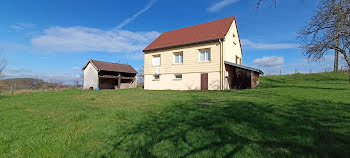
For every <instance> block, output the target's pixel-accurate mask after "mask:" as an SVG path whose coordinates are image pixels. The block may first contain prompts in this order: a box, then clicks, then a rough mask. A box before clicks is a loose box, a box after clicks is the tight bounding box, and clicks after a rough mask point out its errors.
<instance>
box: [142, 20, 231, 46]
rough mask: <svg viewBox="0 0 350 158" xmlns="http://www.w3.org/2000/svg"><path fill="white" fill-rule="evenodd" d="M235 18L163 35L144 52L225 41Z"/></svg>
mask: <svg viewBox="0 0 350 158" xmlns="http://www.w3.org/2000/svg"><path fill="white" fill-rule="evenodd" d="M235 19H236V18H235V17H234V16H232V17H228V18H224V19H220V20H215V21H211V22H208V23H203V24H198V25H194V26H190V27H185V28H181V29H177V30H173V31H169V32H164V33H162V34H161V35H160V36H159V37H158V38H157V39H155V40H154V41H153V42H152V43H151V44H149V45H148V46H147V47H146V48H145V49H144V50H143V51H144V52H146V51H151V50H156V49H162V48H170V47H175V46H182V45H188V44H195V43H201V42H207V41H214V40H219V39H224V38H225V36H226V34H227V32H228V31H229V29H230V27H231V24H232V22H234V20H235Z"/></svg>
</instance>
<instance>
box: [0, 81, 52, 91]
mask: <svg viewBox="0 0 350 158" xmlns="http://www.w3.org/2000/svg"><path fill="white" fill-rule="evenodd" d="M0 84H1V85H2V87H3V89H5V90H9V89H11V86H12V88H13V89H47V88H50V87H54V85H55V84H52V83H48V82H45V81H43V80H41V79H36V78H11V79H5V80H0Z"/></svg>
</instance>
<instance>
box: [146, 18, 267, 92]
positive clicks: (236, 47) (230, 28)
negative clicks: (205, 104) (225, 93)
mask: <svg viewBox="0 0 350 158" xmlns="http://www.w3.org/2000/svg"><path fill="white" fill-rule="evenodd" d="M143 52H144V88H145V89H151V90H166V89H171V90H200V89H201V90H223V89H243V88H254V87H255V86H257V85H258V84H259V74H262V72H261V71H260V70H258V69H254V68H250V67H246V66H243V65H242V48H241V42H240V39H239V35H238V30H237V24H236V19H235V17H228V18H225V19H221V20H216V21H212V22H208V23H204V24H199V25H194V26H190V27H186V28H181V29H177V30H173V31H169V32H164V33H162V34H161V35H160V36H159V37H158V38H157V39H155V40H154V41H153V42H152V43H151V44H149V45H148V46H147V47H146V48H145V49H144V50H143Z"/></svg>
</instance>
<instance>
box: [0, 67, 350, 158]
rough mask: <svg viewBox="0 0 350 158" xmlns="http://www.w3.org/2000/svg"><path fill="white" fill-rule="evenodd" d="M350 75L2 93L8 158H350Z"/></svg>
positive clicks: (0, 128) (0, 120) (0, 135)
mask: <svg viewBox="0 0 350 158" xmlns="http://www.w3.org/2000/svg"><path fill="white" fill-rule="evenodd" d="M347 79H348V74H345V73H320V74H311V75H302V74H297V75H286V76H269V77H261V82H262V84H261V86H260V87H259V88H257V89H254V90H231V91H146V90H142V89H128V90H104V91H82V90H78V89H69V90H65V91H61V92H54V91H52V92H38V93H32V94H21V95H14V96H0V157H147V158H148V157H244V158H246V157H350V85H349V84H348V81H347Z"/></svg>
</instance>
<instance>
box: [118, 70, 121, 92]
mask: <svg viewBox="0 0 350 158" xmlns="http://www.w3.org/2000/svg"><path fill="white" fill-rule="evenodd" d="M120 83H121V76H120V73H119V74H118V89H120Z"/></svg>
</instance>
